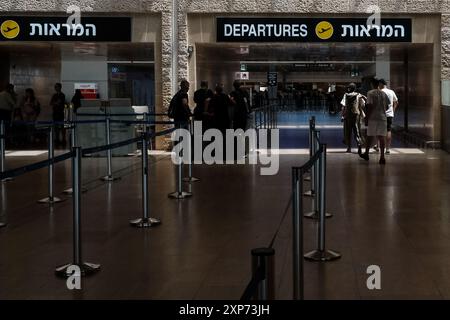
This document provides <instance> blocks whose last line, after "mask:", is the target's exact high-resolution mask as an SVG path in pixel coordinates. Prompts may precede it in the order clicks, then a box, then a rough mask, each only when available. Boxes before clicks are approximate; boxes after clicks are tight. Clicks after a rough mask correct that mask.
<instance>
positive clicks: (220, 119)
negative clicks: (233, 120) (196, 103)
mask: <svg viewBox="0 0 450 320" xmlns="http://www.w3.org/2000/svg"><path fill="white" fill-rule="evenodd" d="M230 105H231V100H230V97H229V96H228V95H227V94H225V93H223V84H221V83H220V84H217V85H216V89H215V93H214V96H213V97H212V98H211V101H210V103H209V108H208V113H209V114H211V115H212V119H213V121H212V127H213V128H216V129H218V130H220V131H221V132H222V133H223V134H225V131H226V130H227V129H229V128H230V118H229V114H228V108H229V106H230Z"/></svg>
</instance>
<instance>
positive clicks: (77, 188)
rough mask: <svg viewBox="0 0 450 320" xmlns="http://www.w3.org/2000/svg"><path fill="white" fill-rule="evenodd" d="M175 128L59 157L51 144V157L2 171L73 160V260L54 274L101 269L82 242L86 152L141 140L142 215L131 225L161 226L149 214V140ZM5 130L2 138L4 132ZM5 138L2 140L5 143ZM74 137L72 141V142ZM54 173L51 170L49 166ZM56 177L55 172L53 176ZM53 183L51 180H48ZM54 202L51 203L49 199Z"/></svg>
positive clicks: (14, 172) (12, 174)
mask: <svg viewBox="0 0 450 320" xmlns="http://www.w3.org/2000/svg"><path fill="white" fill-rule="evenodd" d="M0 129H2V130H3V129H4V123H3V121H2V122H1V128H0ZM174 130H176V128H170V129H167V130H163V131H160V132H155V133H152V134H150V133H148V132H144V133H143V134H142V135H141V136H140V137H138V138H133V139H129V140H125V141H120V142H117V143H110V144H107V145H104V146H99V147H93V148H87V149H84V150H83V149H82V148H81V147H72V150H71V151H70V152H67V153H64V154H62V155H59V156H57V157H55V156H54V154H53V150H52V149H53V143H49V144H50V145H51V147H50V150H49V151H50V152H49V159H47V160H43V161H39V162H36V163H33V164H30V165H26V166H22V167H19V168H15V169H12V170H8V171H2V172H0V179H6V178H12V177H17V176H20V175H23V174H25V173H27V172H31V171H35V170H39V169H42V168H45V167H49V168H53V165H54V164H56V163H59V162H63V161H66V160H68V159H72V192H73V261H72V262H71V263H68V264H65V265H62V266H60V267H57V268H56V269H55V273H56V275H58V276H63V277H69V276H72V275H73V274H74V273H75V274H76V273H77V272H79V274H78V275H79V276H84V275H89V274H93V273H96V272H97V271H99V270H100V265H99V264H94V263H88V262H85V261H84V260H83V257H82V241H81V169H82V156H83V155H85V154H92V153H95V152H101V151H105V150H111V149H114V148H119V147H121V146H124V145H127V144H131V143H135V142H139V141H142V199H143V203H142V209H143V214H142V218H140V219H136V220H131V221H130V224H131V225H132V226H135V227H140V228H147V227H153V226H155V225H159V224H160V223H161V221H160V220H159V219H156V218H151V217H149V197H148V153H147V152H148V150H147V149H148V140H149V139H150V138H152V137H156V136H162V135H166V134H169V133H171V132H172V131H174ZM3 133H4V131H2V137H4V136H5V135H4V134H3ZM52 139H53V126H51V127H50V135H49V140H50V141H52ZM3 141H4V139H2V143H3ZM74 143H75V140H72V144H74ZM49 172H52V169H51V170H50V169H49ZM50 178H53V175H50ZM49 184H50V183H49ZM50 188H51V192H50V195H52V192H53V185H51V187H50ZM49 203H52V202H49ZM5 225H6V224H5V223H0V226H1V227H4V226H5Z"/></svg>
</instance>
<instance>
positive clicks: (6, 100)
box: [0, 83, 16, 122]
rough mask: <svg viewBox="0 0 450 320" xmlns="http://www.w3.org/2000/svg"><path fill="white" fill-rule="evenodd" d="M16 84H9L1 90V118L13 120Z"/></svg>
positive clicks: (8, 120) (7, 120)
mask: <svg viewBox="0 0 450 320" xmlns="http://www.w3.org/2000/svg"><path fill="white" fill-rule="evenodd" d="M15 97H16V95H15V93H14V85H12V84H10V83H9V84H7V85H6V87H5V90H3V91H2V92H0V120H3V121H5V122H10V121H11V116H12V112H13V109H14V107H15V106H16V100H15Z"/></svg>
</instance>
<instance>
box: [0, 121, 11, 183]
mask: <svg viewBox="0 0 450 320" xmlns="http://www.w3.org/2000/svg"><path fill="white" fill-rule="evenodd" d="M5 171H6V124H5V120H1V121H0V172H2V173H3V172H5ZM12 180H13V178H5V179H3V180H2V181H1V182H8V181H12Z"/></svg>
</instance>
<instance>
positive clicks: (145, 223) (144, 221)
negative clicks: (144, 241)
mask: <svg viewBox="0 0 450 320" xmlns="http://www.w3.org/2000/svg"><path fill="white" fill-rule="evenodd" d="M160 224H161V220H159V219H155V218H140V219H135V220H130V225H131V226H133V227H136V228H150V227H154V226H157V225H160Z"/></svg>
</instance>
